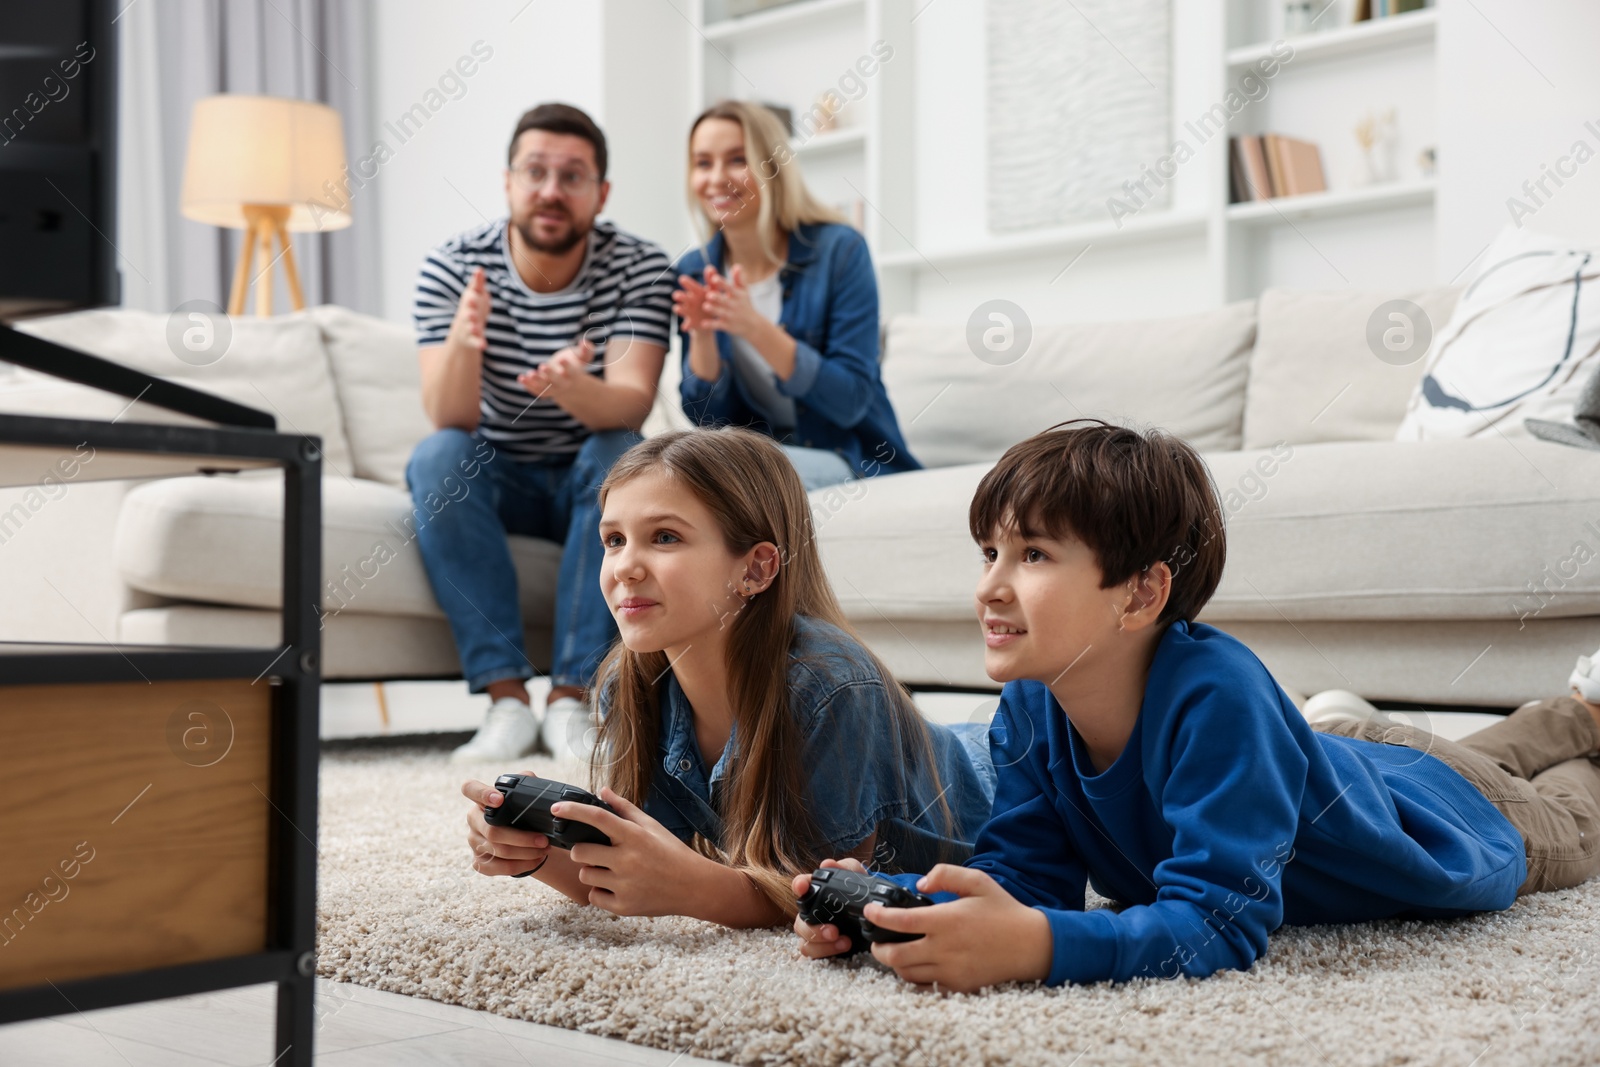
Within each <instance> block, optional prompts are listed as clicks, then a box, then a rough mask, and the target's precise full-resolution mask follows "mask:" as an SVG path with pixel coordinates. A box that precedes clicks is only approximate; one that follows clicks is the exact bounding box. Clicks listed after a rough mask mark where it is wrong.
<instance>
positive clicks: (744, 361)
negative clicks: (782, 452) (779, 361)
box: [729, 271, 795, 431]
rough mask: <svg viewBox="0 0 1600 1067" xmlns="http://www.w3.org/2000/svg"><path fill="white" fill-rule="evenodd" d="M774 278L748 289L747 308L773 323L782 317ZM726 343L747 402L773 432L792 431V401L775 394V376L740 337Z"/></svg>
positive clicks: (780, 292) (778, 286)
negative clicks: (764, 417) (747, 395)
mask: <svg viewBox="0 0 1600 1067" xmlns="http://www.w3.org/2000/svg"><path fill="white" fill-rule="evenodd" d="M778 274H779V272H778V271H774V272H773V273H772V274H771V275H770V276H768V277H766V278H763V279H761V280H760V281H759V282H751V283H750V285H749V289H750V303H751V305H753V306H754V307H755V309H756V313H757V314H759V315H760V316H761V317H762V318H764V319H766V320H767V321H768V322H777V321H778V316H779V315H781V314H782V313H783V286H782V285H781V284H780V283H779V281H778ZM729 340H730V341H731V342H732V344H731V345H730V346H729V347H730V348H731V349H732V350H733V372H734V373H735V374H737V375H738V376H739V380H740V381H741V382H743V383H744V388H745V392H746V393H748V394H749V396H750V399H751V400H753V401H754V402H755V404H756V407H757V408H758V409H759V410H760V411H761V413H762V414H763V415H765V416H766V418H767V421H768V422H770V423H771V424H772V428H773V429H774V430H780V431H781V430H792V429H794V424H795V410H794V399H793V398H792V397H787V396H784V395H783V394H782V393H780V392H778V372H777V371H775V370H773V369H772V364H770V363H768V362H767V361H766V360H764V359H762V358H761V353H760V352H757V351H756V349H755V346H754V345H752V344H751V343H750V342H749V341H746V340H745V339H744V338H743V337H730V338H729Z"/></svg>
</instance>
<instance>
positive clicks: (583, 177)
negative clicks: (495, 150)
mask: <svg viewBox="0 0 1600 1067" xmlns="http://www.w3.org/2000/svg"><path fill="white" fill-rule="evenodd" d="M551 173H552V172H551V170H550V168H549V167H547V166H545V165H544V164H543V163H528V164H526V165H524V166H521V167H514V168H512V170H511V176H512V179H513V180H514V181H515V182H516V183H517V184H518V185H520V186H522V187H523V188H524V189H543V188H544V184H545V182H547V181H549V179H550V175H551ZM554 173H555V176H556V188H557V189H560V190H561V191H562V192H563V193H566V194H567V195H568V196H577V195H578V194H579V193H582V192H585V191H586V190H587V189H588V188H589V186H590V185H593V184H595V183H597V182H598V181H599V180H600V179H599V178H596V177H595V176H594V175H593V174H589V173H587V172H585V171H581V170H558V171H555V172H554Z"/></svg>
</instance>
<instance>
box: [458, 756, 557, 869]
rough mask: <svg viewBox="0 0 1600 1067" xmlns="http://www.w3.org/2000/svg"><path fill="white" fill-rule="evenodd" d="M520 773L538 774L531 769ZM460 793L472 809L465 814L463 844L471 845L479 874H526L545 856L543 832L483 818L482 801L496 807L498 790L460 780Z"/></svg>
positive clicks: (547, 844)
mask: <svg viewBox="0 0 1600 1067" xmlns="http://www.w3.org/2000/svg"><path fill="white" fill-rule="evenodd" d="M521 773H522V774H524V775H526V776H527V777H529V778H536V777H538V776H537V775H535V774H534V773H533V772H532V771H523V772H521ZM461 795H462V796H464V797H466V798H467V799H468V800H470V801H472V811H471V813H470V814H468V815H467V847H468V848H470V849H472V869H473V870H475V871H477V872H478V873H479V874H526V873H527V872H528V871H531V870H533V869H534V868H535V867H538V866H541V865H542V864H543V863H544V861H545V860H546V859H547V858H549V855H550V839H549V838H548V837H546V836H545V835H544V834H536V833H534V832H533V831H532V830H513V829H512V828H511V827H509V826H490V825H489V823H488V822H487V821H486V820H485V819H484V817H483V808H484V805H488V806H489V807H491V808H498V807H499V806H500V805H501V804H502V803H504V802H505V799H506V797H505V794H504V793H502V792H500V790H498V789H496V788H495V787H494V786H492V785H484V784H483V783H482V782H477V781H469V782H464V783H462V786H461Z"/></svg>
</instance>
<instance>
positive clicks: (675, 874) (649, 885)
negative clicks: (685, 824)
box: [550, 788, 717, 915]
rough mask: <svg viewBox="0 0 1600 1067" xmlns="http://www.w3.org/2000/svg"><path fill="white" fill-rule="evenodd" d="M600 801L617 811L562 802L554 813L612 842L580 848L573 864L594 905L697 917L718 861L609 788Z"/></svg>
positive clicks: (615, 910)
mask: <svg viewBox="0 0 1600 1067" xmlns="http://www.w3.org/2000/svg"><path fill="white" fill-rule="evenodd" d="M600 799H601V800H603V801H605V802H606V803H607V804H610V805H611V806H612V807H613V808H615V809H616V811H617V814H615V815H613V814H612V813H611V812H609V811H606V810H605V809H604V808H597V807H593V806H592V805H589V804H576V803H573V802H571V801H562V802H561V803H559V804H555V805H553V806H552V807H551V808H550V814H551V815H554V816H556V817H558V818H562V819H566V820H568V821H570V822H581V823H587V824H588V825H590V826H593V827H594V828H595V829H597V830H599V831H601V832H602V833H604V834H605V835H606V836H607V837H609V838H610V839H611V844H609V845H596V844H588V843H585V844H579V845H574V846H573V848H572V860H573V862H574V863H577V864H580V865H581V866H580V867H579V870H578V881H580V882H582V883H583V884H584V885H587V886H590V887H591V888H590V890H589V903H591V904H593V905H594V906H595V907H597V908H604V909H605V910H606V911H609V912H611V913H612V914H613V915H692V914H694V913H695V909H696V905H698V904H703V903H704V901H702V900H699V899H697V898H698V897H699V896H700V893H699V891H698V886H699V884H700V876H701V875H702V874H704V873H705V870H706V867H707V865H710V866H712V867H715V866H717V863H716V861H715V860H712V859H708V858H707V857H705V856H702V855H700V853H698V852H696V851H695V850H694V849H692V848H690V847H689V846H688V845H686V844H684V843H683V842H682V841H679V840H678V839H677V838H676V837H674V836H673V835H672V831H670V830H668V829H667V828H666V827H665V826H662V825H661V824H660V823H659V822H657V821H656V820H655V819H652V818H651V817H650V816H649V815H646V814H645V812H644V811H643V809H641V808H640V807H638V806H637V805H635V804H633V803H630V802H629V801H627V800H624V799H623V798H622V797H620V796H618V795H617V793H616V792H615V791H614V790H612V789H609V788H604V789H601V790H600Z"/></svg>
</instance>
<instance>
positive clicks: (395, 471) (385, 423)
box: [311, 304, 433, 489]
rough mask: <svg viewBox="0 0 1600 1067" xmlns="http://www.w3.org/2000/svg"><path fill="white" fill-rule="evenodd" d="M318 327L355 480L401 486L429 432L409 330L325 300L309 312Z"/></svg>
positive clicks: (414, 341) (420, 374)
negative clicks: (334, 389)
mask: <svg viewBox="0 0 1600 1067" xmlns="http://www.w3.org/2000/svg"><path fill="white" fill-rule="evenodd" d="M311 319H312V321H313V322H315V323H316V324H317V328H318V329H320V330H321V331H322V344H323V347H324V348H326V349H327V352H328V367H329V370H331V371H332V373H333V383H334V385H335V386H336V387H337V390H338V396H339V408H340V411H341V413H342V414H343V416H344V429H345V433H346V435H348V437H349V438H350V451H351V452H352V453H354V457H353V462H354V470H353V471H352V472H351V473H352V475H353V476H354V477H356V478H370V479H372V480H373V481H378V482H383V483H384V484H386V485H393V486H397V487H399V488H402V489H403V488H405V484H406V461H407V460H409V459H410V458H411V450H412V449H414V448H416V447H417V442H418V441H420V440H422V439H423V438H424V437H426V436H428V434H430V433H432V432H433V424H432V423H431V422H429V421H428V415H427V412H425V411H423V410H422V373H421V366H420V365H419V364H418V362H417V341H416V336H415V335H414V334H413V333H412V332H411V329H410V328H409V327H406V326H396V325H395V324H394V323H392V322H385V321H384V320H382V319H375V318H372V317H371V316H370V315H361V314H358V313H356V312H354V311H351V310H349V309H348V308H342V307H338V306H337V305H334V304H324V305H323V306H322V307H319V308H314V309H312V311H311Z"/></svg>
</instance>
